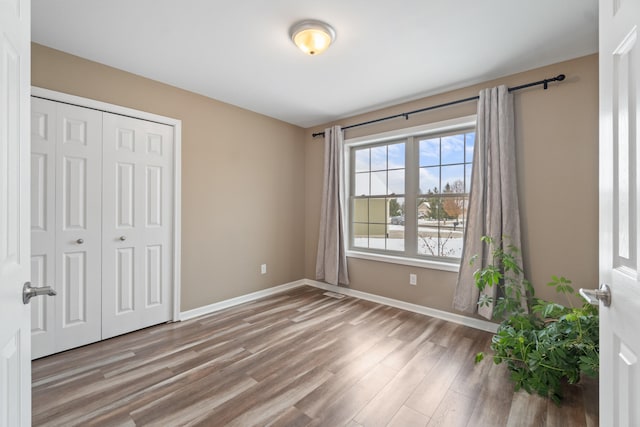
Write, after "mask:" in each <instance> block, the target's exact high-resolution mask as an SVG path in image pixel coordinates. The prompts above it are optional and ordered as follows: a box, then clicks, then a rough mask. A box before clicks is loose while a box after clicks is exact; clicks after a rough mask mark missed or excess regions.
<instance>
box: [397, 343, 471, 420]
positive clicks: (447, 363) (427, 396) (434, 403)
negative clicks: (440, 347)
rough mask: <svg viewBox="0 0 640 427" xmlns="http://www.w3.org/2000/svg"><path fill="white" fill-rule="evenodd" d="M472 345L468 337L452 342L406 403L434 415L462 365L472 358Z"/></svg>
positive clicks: (424, 412) (426, 413)
mask: <svg viewBox="0 0 640 427" xmlns="http://www.w3.org/2000/svg"><path fill="white" fill-rule="evenodd" d="M471 345H472V341H471V340H470V339H468V338H462V339H459V340H458V341H457V342H456V343H455V344H453V343H452V344H451V347H449V348H448V349H447V351H446V353H445V354H444V355H443V357H442V358H440V359H439V360H438V361H437V363H436V364H435V366H434V367H433V370H432V372H431V373H430V375H429V376H428V378H424V379H423V380H422V381H421V382H420V384H419V385H418V386H417V387H416V389H415V390H414V391H413V392H412V393H411V396H409V399H408V400H407V402H406V405H407V406H408V407H410V408H412V409H415V410H416V411H418V412H421V413H423V414H425V415H426V416H428V417H433V415H434V413H435V411H436V408H437V407H438V406H439V405H440V402H441V401H442V400H443V399H444V397H445V395H446V393H447V391H448V390H449V387H450V386H451V384H452V383H453V381H454V379H455V378H456V376H457V375H458V372H460V370H461V367H462V365H464V364H465V363H468V361H469V360H470V359H471V358H472V355H473V349H472V347H471Z"/></svg>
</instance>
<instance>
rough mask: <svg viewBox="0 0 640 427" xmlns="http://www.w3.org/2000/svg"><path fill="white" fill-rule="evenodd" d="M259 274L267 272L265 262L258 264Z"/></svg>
mask: <svg viewBox="0 0 640 427" xmlns="http://www.w3.org/2000/svg"><path fill="white" fill-rule="evenodd" d="M260 274H267V264H262V265H261V266H260Z"/></svg>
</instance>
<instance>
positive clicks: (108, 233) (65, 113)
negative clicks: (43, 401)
mask: <svg viewBox="0 0 640 427" xmlns="http://www.w3.org/2000/svg"><path fill="white" fill-rule="evenodd" d="M172 162H173V128H172V127H171V126H168V125H163V124H159V123H154V122H149V121H145V120H140V119H134V118H130V117H124V116H119V115H116V114H111V113H105V112H101V111H97V110H93V109H89V108H83V107H78V106H73V105H67V104H63V103H58V102H54V101H49V100H43V99H39V98H32V153H31V177H32V184H31V186H32V193H31V222H32V232H31V236H32V238H31V240H32V258H31V266H32V268H31V269H32V283H33V285H34V286H52V287H53V288H54V289H55V290H56V291H57V293H58V295H57V296H55V297H50V298H34V299H33V301H32V310H31V319H32V358H38V357H42V356H45V355H48V354H53V353H57V352H60V351H64V350H67V349H70V348H74V347H78V346H81V345H85V344H89V343H93V342H96V341H99V340H101V339H106V338H110V337H113V336H115V335H120V334H123V333H126V332H131V331H134V330H137V329H141V328H144V327H147V326H151V325H155V324H158V323H162V322H166V321H168V320H170V319H171V307H172V299H171V298H172V284H171V278H172V270H173V267H172V254H173V252H172V249H173V246H172V245H173V241H172V230H173V227H172V221H173V218H172V212H173V211H172V207H173V200H174V198H173V163H172Z"/></svg>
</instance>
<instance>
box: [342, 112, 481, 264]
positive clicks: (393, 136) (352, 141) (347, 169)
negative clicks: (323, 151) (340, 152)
mask: <svg viewBox="0 0 640 427" xmlns="http://www.w3.org/2000/svg"><path fill="white" fill-rule="evenodd" d="M476 122H477V115H475V114H474V115H470V116H464V117H458V118H455V119H450V120H444V121H440V122H436V123H429V124H426V125H421V126H414V127H410V128H404V129H397V130H393V131H389V132H383V133H379V134H375V135H367V136H360V137H357V138H349V139H345V141H344V159H345V162H344V175H343V176H344V181H345V182H344V184H345V186H344V188H345V189H347V191H345V194H343V200H342V206H344V207H345V214H346V217H345V235H346V236H349V242H348V245H347V251H346V253H347V257H350V258H359V259H366V260H372V261H380V262H387V263H391V264H401V265H409V266H413V267H422V268H430V269H434V270H444V271H451V272H458V271H459V270H460V262H459V261H453V260H445V259H443V260H436V259H427V258H422V257H417V256H416V257H413V256H409V255H404V254H398V255H394V254H393V253H392V252H390V253H388V254H387V253H380V252H374V251H366V250H358V249H357V248H353V247H352V235H351V218H352V212H351V209H352V208H351V204H350V195H351V182H350V180H351V167H352V162H351V155H350V153H351V150H352V148H354V147H358V146H363V145H371V144H377V143H384V142H391V141H394V140H398V139H402V138H411V137H414V136H418V135H419V136H420V137H423V136H429V135H434V134H441V133H446V132H456V131H463V130H468V129H469V128H473V127H475V125H476ZM408 149H409V146H408V145H407V146H406V150H408ZM415 155H416V156H417V153H416V154H415ZM405 167H408V165H405ZM413 181H415V183H413ZM410 182H411V183H410ZM416 186H417V177H412V176H408V177H407V180H406V182H405V196H404V197H405V203H407V201H408V197H407V196H408V195H410V194H411V195H412V198H413V200H414V203H413V204H415V200H417V194H418V192H417V188H416ZM414 208H416V207H415V206H407V207H406V208H405V215H406V217H405V218H406V221H405V223H406V222H408V221H413V220H415V216H416V213H417V210H416V209H414ZM415 239H417V236H416V237H410V238H409V244H413V243H414V242H413V241H414V240H415Z"/></svg>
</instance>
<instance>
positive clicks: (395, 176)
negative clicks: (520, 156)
mask: <svg viewBox="0 0 640 427" xmlns="http://www.w3.org/2000/svg"><path fill="white" fill-rule="evenodd" d="M474 142H475V133H474V132H468V133H465V134H458V135H451V136H445V137H441V138H431V139H429V138H424V139H419V140H418V152H419V166H420V172H419V177H420V178H419V179H420V184H419V188H420V191H421V193H422V194H424V193H426V192H427V191H428V190H433V189H434V188H437V189H438V191H439V192H442V190H443V188H444V186H445V184H446V183H447V182H449V183H453V182H455V181H457V180H460V181H463V182H465V184H466V189H465V190H466V192H468V191H469V182H470V180H471V164H470V163H471V159H472V157H473V144H474ZM406 148H407V147H406V144H405V142H397V143H390V144H388V145H381V146H377V147H371V148H363V149H358V150H356V153H355V156H356V158H355V173H356V177H355V194H356V195H358V196H360V195H387V194H404V192H405V190H404V188H405V182H404V180H405V176H404V175H405V158H406ZM440 159H442V161H441V162H440ZM464 163H469V164H468V165H466V166H465V165H464Z"/></svg>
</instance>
